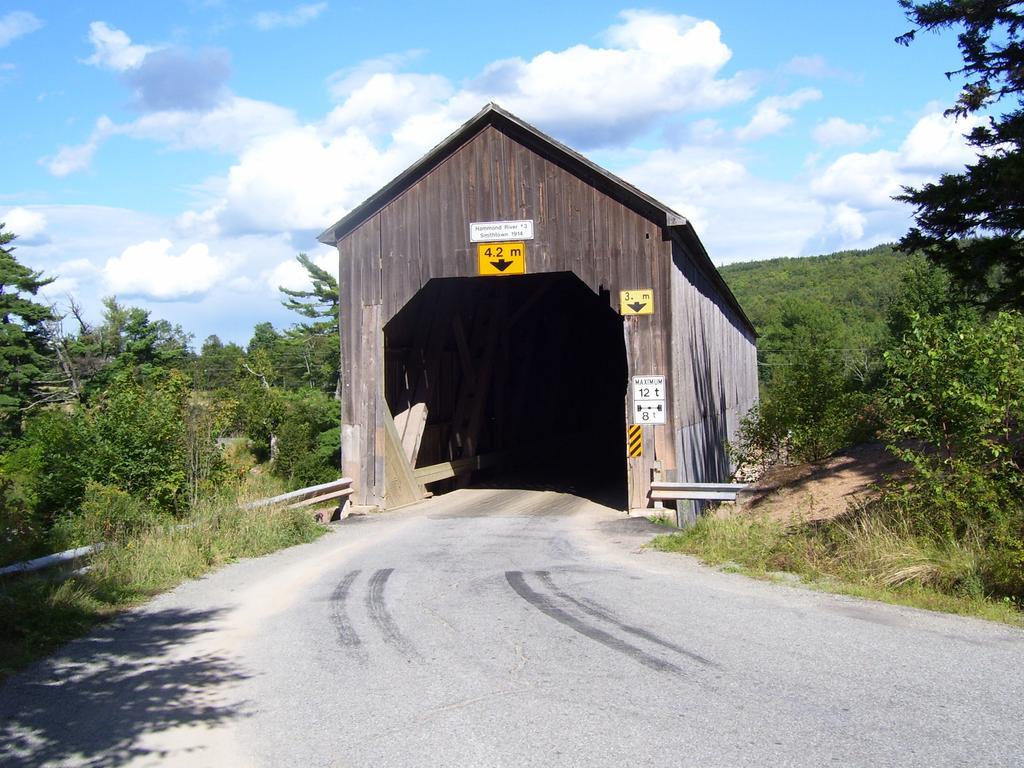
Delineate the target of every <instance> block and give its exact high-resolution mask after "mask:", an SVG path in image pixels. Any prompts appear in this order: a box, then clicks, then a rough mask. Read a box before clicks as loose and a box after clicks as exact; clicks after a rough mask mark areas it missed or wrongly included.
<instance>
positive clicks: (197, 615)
mask: <svg viewBox="0 0 1024 768" xmlns="http://www.w3.org/2000/svg"><path fill="white" fill-rule="evenodd" d="M218 614H219V612H218V611H188V610H162V611H153V612H146V613H133V614H130V615H127V616H124V617H121V618H120V619H118V620H115V621H113V622H111V623H110V624H108V625H106V626H105V627H103V628H101V629H100V630H98V631H96V632H94V633H93V634H92V635H90V636H89V637H86V638H83V639H81V640H76V641H74V642H72V643H70V644H69V645H67V646H65V647H64V648H63V649H62V650H61V651H59V652H58V653H56V654H55V655H54V656H53V657H51V658H50V659H47V660H45V661H43V662H40V663H38V664H36V665H33V666H32V667H30V668H29V669H27V670H26V671H25V672H23V673H22V674H20V675H16V676H14V677H12V678H11V679H10V680H8V681H7V683H6V684H5V685H4V686H3V687H2V688H0V763H2V764H3V765H4V766H18V767H21V766H26V767H27V766H37V765H41V764H44V763H47V764H48V763H64V762H74V763H75V764H79V765H87V766H114V765H123V764H124V763H125V762H127V761H129V760H131V759H133V758H138V757H142V756H145V757H148V758H150V759H159V758H161V757H162V756H163V753H162V752H160V751H157V750H154V749H152V748H148V747H145V746H143V745H142V744H141V743H140V740H141V739H142V737H143V736H145V735H147V734H152V733H159V732H161V731H165V730H168V729H171V728H177V727H181V726H189V725H204V726H206V727H213V726H215V725H217V724H220V723H224V722H227V721H229V720H232V719H236V718H239V717H244V716H245V713H244V712H243V711H242V710H241V708H240V707H239V706H237V705H226V704H224V703H223V697H221V696H219V695H218V689H220V688H221V687H222V686H224V685H225V684H229V683H232V682H237V681H240V680H243V679H245V678H246V677H247V675H246V674H244V673H243V672H242V671H241V669H240V668H239V667H238V666H237V665H236V664H235V663H234V662H232V661H229V660H228V659H226V658H224V657H222V656H219V655H216V654H199V655H187V656H186V655H185V654H182V653H180V652H178V653H176V651H178V650H179V649H180V647H181V646H182V644H184V643H187V642H188V641H190V640H192V639H193V638H196V637H197V636H199V635H201V634H203V633H205V632H209V631H211V622H213V621H214V620H215V619H216V618H217V616H218Z"/></svg>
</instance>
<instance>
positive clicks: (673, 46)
mask: <svg viewBox="0 0 1024 768" xmlns="http://www.w3.org/2000/svg"><path fill="white" fill-rule="evenodd" d="M604 42H605V45H604V47H600V48H598V47H590V46H585V45H576V46H573V47H571V48H568V49H566V50H563V51H557V52H553V51H548V52H545V53H541V54H539V55H537V56H534V57H533V58H531V59H529V60H524V59H508V60H503V61H498V62H495V63H493V64H491V65H490V66H488V67H486V68H485V69H484V71H483V72H482V74H481V75H480V76H479V77H477V78H475V79H473V80H471V81H470V82H469V83H468V84H466V85H465V86H464V87H463V88H461V89H456V88H455V86H453V85H452V84H451V83H450V82H449V81H448V80H447V79H445V78H443V77H441V76H439V75H428V74H419V73H401V72H396V71H395V70H396V69H397V68H398V67H400V66H402V65H403V64H404V63H406V62H407V61H409V60H410V59H411V58H413V57H414V56H415V55H416V53H415V52H410V53H405V54H396V55H393V56H390V57H385V58H384V59H379V60H375V61H374V62H368V63H366V62H364V64H363V65H360V66H357V67H355V68H353V69H350V70H346V71H344V72H339V73H335V75H332V77H331V78H330V79H329V87H330V88H331V89H332V91H333V93H334V95H335V96H336V97H338V98H341V99H342V101H341V103H340V104H339V105H338V106H337V107H336V108H335V109H334V110H332V112H331V113H330V114H329V115H328V116H327V117H326V119H325V120H324V121H323V122H321V123H319V124H312V125H307V126H304V127H302V128H295V127H290V128H288V129H287V130H283V131H280V132H278V133H274V134H272V135H268V136H265V137H262V138H259V139H258V140H256V141H253V142H251V143H250V144H249V145H248V146H247V147H246V148H245V150H244V151H243V152H242V153H241V155H240V157H239V159H238V162H236V163H235V164H234V165H233V166H232V167H231V169H230V170H229V171H228V173H227V175H226V177H224V178H222V179H214V180H211V182H210V185H211V186H212V187H213V188H216V189H219V190H220V191H221V198H220V199H219V200H217V201H215V202H214V203H212V204H210V205H208V206H207V207H206V208H205V209H203V210H197V211H190V212H187V213H186V214H185V215H184V216H183V218H182V223H183V224H187V225H191V226H197V227H206V228H208V229H209V227H210V226H211V225H212V224H216V225H218V226H219V230H218V231H221V232H244V231H261V232H269V231H277V230H280V229H295V228H300V229H310V230H319V229H321V228H323V227H325V226H327V225H329V224H330V223H331V222H332V221H333V220H335V219H337V218H338V217H339V216H341V215H343V214H344V213H345V212H347V211H348V210H350V209H351V208H352V207H353V206H355V205H356V204H358V203H359V202H361V201H362V200H363V199H365V197H366V196H367V195H369V194H370V193H372V192H373V191H374V190H376V189H377V188H378V187H379V186H380V185H381V184H383V183H385V182H386V181H387V180H388V179H390V178H392V177H393V176H394V175H395V174H396V173H397V172H399V171H400V170H401V169H402V168H404V167H405V166H406V165H408V164H409V163H410V162H412V161H413V160H415V159H416V158H417V157H419V156H420V155H421V154H422V153H423V152H424V151H426V150H427V149H429V148H430V147H432V146H433V145H435V144H436V143H437V142H438V141H440V140H441V139H443V138H444V137H445V136H446V135H447V134H448V133H450V132H451V131H452V130H454V129H455V128H456V127H457V126H458V125H459V124H461V123H462V122H463V121H465V120H466V119H467V118H468V117H470V116H471V115H472V114H473V113H475V112H476V111H477V110H479V109H480V107H481V106H482V105H483V104H485V103H487V102H488V101H492V100H497V101H499V102H500V103H501V105H502V106H503V107H505V108H507V109H509V110H510V111H512V112H514V113H516V114H518V115H519V116H521V117H523V118H524V119H526V120H528V121H530V122H533V123H535V124H537V125H538V126H539V127H540V128H542V129H543V130H546V131H550V132H552V133H554V134H555V135H557V136H558V137H559V138H560V139H562V140H565V141H567V142H569V143H570V144H572V145H573V146H576V147H581V148H582V147H586V146H594V145H602V146H614V145H621V144H623V143H624V142H626V141H628V140H629V139H630V138H632V137H634V136H636V135H639V134H642V133H644V132H647V131H649V130H650V129H651V128H653V127H654V126H655V125H656V124H657V121H658V120H660V119H661V118H663V117H666V116H669V115H674V114H677V113H678V112H680V111H695V110H703V109H713V108H717V107H721V106H724V105H728V104H733V103H735V102H738V101H742V100H744V99H746V98H748V97H749V96H750V94H751V93H752V85H751V83H750V81H749V80H748V79H747V78H746V77H743V76H735V77H731V78H723V77H721V76H720V72H721V70H722V68H723V67H724V66H725V64H726V63H727V62H728V61H729V59H730V57H731V55H732V53H731V51H730V50H729V48H728V47H727V46H726V45H725V44H724V43H722V41H721V35H720V31H719V29H718V27H717V26H715V25H714V24H713V23H711V22H708V21H698V20H696V19H692V18H690V17H687V16H671V15H665V14H654V13H647V12H639V11H628V12H625V13H623V14H622V16H621V22H620V23H619V24H617V25H615V26H613V27H611V28H610V29H609V30H608V31H607V32H606V34H605V38H604ZM374 68H377V69H379V70H380V71H376V72H374V71H373V69H374ZM813 93H815V94H816V93H817V92H813ZM809 98H812V95H811V92H810V91H798V92H797V93H795V94H792V95H790V96H788V97H784V98H782V99H779V100H778V107H779V108H780V109H782V108H796V107H797V106H799V104H800V103H802V102H803V101H804V100H807V99H809Z"/></svg>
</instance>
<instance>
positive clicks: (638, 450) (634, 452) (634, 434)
mask: <svg viewBox="0 0 1024 768" xmlns="http://www.w3.org/2000/svg"><path fill="white" fill-rule="evenodd" d="M626 448H627V452H626V455H627V456H628V457H629V458H631V459H636V458H638V457H640V456H643V455H644V428H643V427H642V426H640V425H639V424H631V425H630V427H629V429H628V430H627V431H626Z"/></svg>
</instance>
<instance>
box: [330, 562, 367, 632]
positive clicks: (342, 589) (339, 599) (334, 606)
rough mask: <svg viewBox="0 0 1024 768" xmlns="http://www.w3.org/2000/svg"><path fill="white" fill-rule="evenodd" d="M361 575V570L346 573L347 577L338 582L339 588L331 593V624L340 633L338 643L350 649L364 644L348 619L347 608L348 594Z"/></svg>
mask: <svg viewBox="0 0 1024 768" xmlns="http://www.w3.org/2000/svg"><path fill="white" fill-rule="evenodd" d="M360 573H362V571H359V570H355V571H349V572H348V573H346V574H345V577H344V578H343V579H342V580H341V581H340V582H338V586H336V587H335V588H334V592H332V593H331V623H332V624H333V625H334V629H335V631H336V632H337V633H338V642H339V643H341V644H342V645H343V646H346V647H350V648H354V647H357V646H359V645H362V643H363V641H362V640H360V639H359V635H358V634H357V633H356V630H355V627H353V626H352V622H351V621H350V620H349V618H348V611H347V610H346V608H345V603H346V602H347V601H348V594H349V592H350V591H351V589H352V582H353V581H355V580H356V578H357V577H358V576H359V574H360Z"/></svg>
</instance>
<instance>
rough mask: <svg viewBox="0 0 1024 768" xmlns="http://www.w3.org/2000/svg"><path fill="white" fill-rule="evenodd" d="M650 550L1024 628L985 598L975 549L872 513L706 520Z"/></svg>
mask: <svg viewBox="0 0 1024 768" xmlns="http://www.w3.org/2000/svg"><path fill="white" fill-rule="evenodd" d="M652 546H653V547H654V548H656V549H660V550H662V551H665V552H682V553H686V554H690V555H695V556H696V557H698V558H700V559H701V560H703V561H704V562H706V563H709V564H711V565H724V566H725V567H726V568H727V569H728V570H733V571H739V572H741V573H744V574H746V575H749V576H753V577H755V578H765V579H776V578H778V577H779V574H780V572H781V573H792V574H796V575H797V576H799V577H800V580H801V582H802V583H803V584H804V585H806V586H808V587H810V588H812V589H820V590H823V591H828V592H834V593H838V594H845V595H853V596H857V597H864V598H868V599H871V600H879V601H882V602H887V603H893V604H896V605H907V606H912V607H915V608H924V609H927V610H932V611H942V612H946V613H956V614H961V615H965V616H976V617H980V618H983V619H988V620H992V621H1000V622H1004V623H1006V624H1011V625H1014V626H1024V613H1022V612H1021V610H1020V606H1019V605H1018V604H1016V603H1014V602H1012V601H1010V600H998V599H994V598H990V597H987V596H986V595H985V594H984V588H983V581H982V578H981V569H982V567H983V559H984V558H983V553H982V552H981V550H980V547H979V546H978V545H976V544H975V543H973V542H970V541H967V542H936V541H932V540H929V539H924V538H921V537H918V536H914V535H913V534H912V533H911V532H910V530H909V527H908V526H907V525H906V524H905V523H903V522H901V521H900V519H899V518H897V517H893V516H887V517H886V516H881V515H878V514H874V513H873V512H872V510H871V509H870V508H868V509H862V510H856V511H854V512H852V513H851V514H850V515H847V516H845V517H843V518H839V519H836V520H830V521H818V522H814V523H807V522H801V523H798V524H796V525H790V526H787V525H784V524H783V523H782V522H780V521H777V520H772V519H769V518H765V517H749V516H730V517H704V518H701V519H700V520H699V521H698V522H697V524H696V525H694V526H693V527H692V528H689V529H687V530H686V531H682V532H679V533H673V534H667V535H662V536H658V537H657V538H655V539H654V541H653V542H652Z"/></svg>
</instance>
